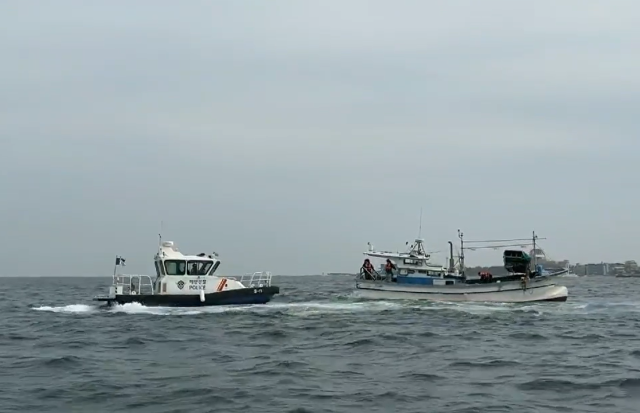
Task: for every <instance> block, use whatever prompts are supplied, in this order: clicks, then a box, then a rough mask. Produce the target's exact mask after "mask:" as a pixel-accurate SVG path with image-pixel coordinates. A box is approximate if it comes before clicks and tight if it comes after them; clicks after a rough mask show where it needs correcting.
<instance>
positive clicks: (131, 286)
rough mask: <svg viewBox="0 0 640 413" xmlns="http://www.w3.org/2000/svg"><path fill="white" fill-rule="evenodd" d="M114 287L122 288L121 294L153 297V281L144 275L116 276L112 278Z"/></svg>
mask: <svg viewBox="0 0 640 413" xmlns="http://www.w3.org/2000/svg"><path fill="white" fill-rule="evenodd" d="M143 280H144V282H143ZM114 285H116V286H122V293H123V294H149V295H153V294H154V292H155V291H154V288H153V287H154V283H153V280H152V279H151V277H150V276H148V275H144V274H117V275H116V276H115V277H114Z"/></svg>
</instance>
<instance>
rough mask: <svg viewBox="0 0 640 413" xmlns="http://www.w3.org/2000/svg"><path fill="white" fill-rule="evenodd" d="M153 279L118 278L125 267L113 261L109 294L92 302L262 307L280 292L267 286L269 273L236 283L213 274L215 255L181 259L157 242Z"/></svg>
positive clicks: (166, 244) (171, 246)
mask: <svg viewBox="0 0 640 413" xmlns="http://www.w3.org/2000/svg"><path fill="white" fill-rule="evenodd" d="M154 261H155V269H156V277H155V279H152V277H151V276H149V275H139V274H120V273H118V268H119V267H122V266H124V265H125V260H124V258H122V257H116V262H115V267H114V270H113V284H112V285H111V286H110V287H109V294H108V295H105V296H96V297H94V298H93V299H94V301H101V302H106V303H107V304H108V305H112V304H127V303H140V304H142V305H145V306H163V307H165V306H166V307H200V306H214V305H235V304H265V303H267V302H269V301H270V300H271V299H272V298H273V296H274V295H276V294H278V293H279V292H280V289H279V288H278V287H277V286H273V285H271V273H270V272H255V273H253V274H249V275H245V276H242V277H240V278H239V279H238V278H236V277H225V276H221V275H215V274H214V273H215V272H216V270H217V269H218V267H219V266H220V260H219V259H218V254H216V253H215V252H214V253H212V254H210V255H206V254H204V253H201V254H198V255H183V254H182V253H181V252H180V251H179V250H178V248H177V247H176V246H175V245H174V243H173V242H172V241H165V242H162V240H161V241H160V245H159V247H158V253H157V254H156V255H155V258H154Z"/></svg>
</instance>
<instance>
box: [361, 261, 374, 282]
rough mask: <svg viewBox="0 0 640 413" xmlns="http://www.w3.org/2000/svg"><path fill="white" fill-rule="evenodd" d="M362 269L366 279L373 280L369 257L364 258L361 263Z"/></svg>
mask: <svg viewBox="0 0 640 413" xmlns="http://www.w3.org/2000/svg"><path fill="white" fill-rule="evenodd" d="M362 271H363V272H364V278H365V279H366V280H373V279H374V276H373V271H374V270H373V264H371V261H369V258H365V260H364V263H363V264H362Z"/></svg>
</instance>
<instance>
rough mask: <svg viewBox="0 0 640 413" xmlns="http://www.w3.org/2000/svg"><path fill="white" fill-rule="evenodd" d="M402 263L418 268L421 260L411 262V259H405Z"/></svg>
mask: <svg viewBox="0 0 640 413" xmlns="http://www.w3.org/2000/svg"><path fill="white" fill-rule="evenodd" d="M404 263H405V264H407V265H416V266H418V267H419V266H421V265H422V260H413V259H411V258H405V259H404Z"/></svg>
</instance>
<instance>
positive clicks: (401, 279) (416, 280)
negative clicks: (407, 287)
mask: <svg viewBox="0 0 640 413" xmlns="http://www.w3.org/2000/svg"><path fill="white" fill-rule="evenodd" d="M397 280H398V284H419V285H433V278H431V277H406V276H398V278H397Z"/></svg>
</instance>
